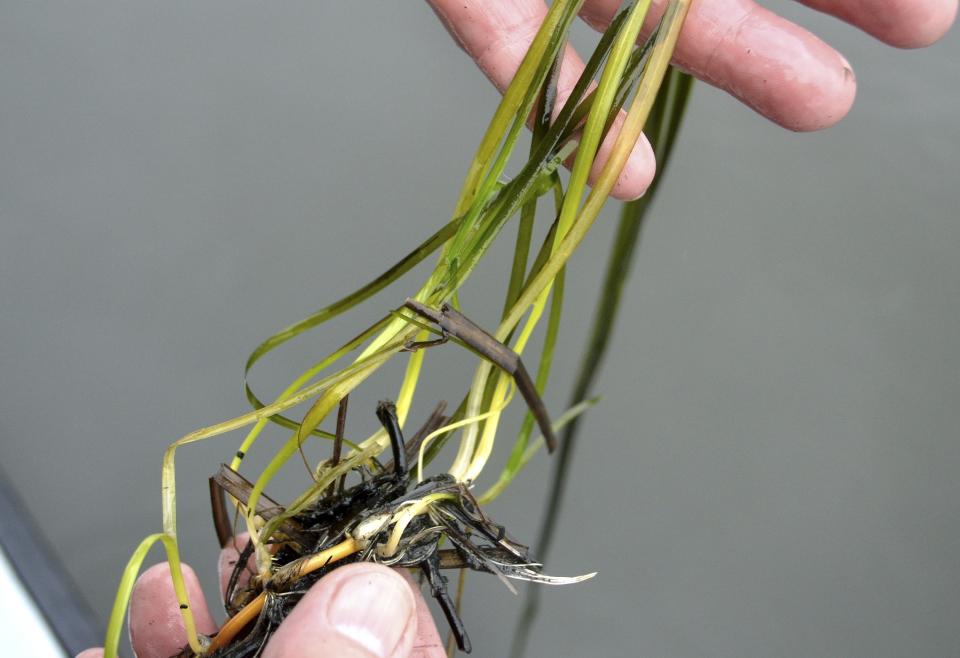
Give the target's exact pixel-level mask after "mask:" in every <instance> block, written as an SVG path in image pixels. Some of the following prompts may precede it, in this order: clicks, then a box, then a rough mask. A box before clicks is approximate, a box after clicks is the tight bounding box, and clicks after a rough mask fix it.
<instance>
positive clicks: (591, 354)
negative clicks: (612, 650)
mask: <svg viewBox="0 0 960 658" xmlns="http://www.w3.org/2000/svg"><path fill="white" fill-rule="evenodd" d="M692 84H693V79H692V78H691V77H690V76H689V75H687V74H685V73H682V72H680V71H679V70H677V69H672V70H671V71H670V74H669V75H668V76H667V79H666V80H665V81H664V84H663V86H662V87H661V88H660V92H659V93H658V95H657V101H656V103H655V104H654V107H653V109H652V110H651V113H650V119H649V125H650V126H651V127H650V128H649V129H648V130H647V131H646V134H647V137H648V138H649V139H650V142H651V145H652V146H653V148H654V153H655V154H656V158H657V163H658V169H659V174H658V176H657V178H656V179H655V180H654V181H653V184H652V185H651V187H650V189H649V190H648V191H647V193H646V195H644V196H643V197H642V198H640V199H637V200H636V201H632V202H630V203H626V204H624V206H623V210H622V212H621V215H620V222H619V224H618V226H617V233H616V236H615V238H614V241H613V245H612V247H611V253H610V257H609V259H608V261H607V271H606V275H605V276H604V280H603V285H602V287H601V289H600V297H599V300H598V302H597V307H596V310H595V311H594V316H593V317H594V323H593V326H592V328H591V330H590V337H589V339H588V341H587V347H586V349H585V350H584V353H583V356H582V358H581V363H580V368H579V370H578V373H577V376H576V379H575V384H574V386H573V391H572V393H571V396H570V404H571V405H576V404H578V403H581V402H583V401H584V400H586V399H587V398H588V396H589V395H590V392H591V390H592V388H593V384H594V382H595V380H596V377H597V375H598V373H599V370H600V366H601V365H602V363H603V358H604V356H605V354H606V351H607V348H608V346H609V343H610V337H611V335H612V333H613V328H614V327H615V326H616V320H617V317H618V312H619V307H620V300H621V297H622V293H623V289H624V287H625V285H626V282H627V280H628V279H629V274H630V271H631V266H632V264H633V258H634V255H635V253H636V248H637V245H638V243H639V237H640V229H641V227H642V226H643V220H644V218H645V217H646V212H647V210H648V209H649V208H650V206H651V204H652V203H653V200H654V199H655V198H656V195H657V191H658V190H659V187H660V181H661V180H662V177H663V173H664V172H665V171H666V168H667V164H668V163H669V161H670V156H671V155H672V153H673V148H674V145H675V144H676V136H677V133H678V131H679V129H680V124H681V122H682V120H683V114H684V110H685V109H686V104H687V100H688V99H689V96H690V90H691V88H692ZM581 421H582V416H580V417H577V418H574V419H573V420H572V421H571V422H570V424H568V425H567V427H566V428H565V429H564V431H563V433H562V434H561V438H560V447H559V450H558V451H557V455H556V456H555V458H554V460H553V469H552V472H551V476H550V485H549V487H550V488H549V492H548V494H547V503H546V512H545V514H544V518H543V522H542V525H541V529H540V533H539V536H538V538H537V542H536V543H535V544H534V546H535V547H536V549H537V559H539V560H541V561H545V560H546V559H547V555H548V554H549V552H550V548H551V546H552V540H553V536H554V533H555V530H556V526H557V519H558V516H559V512H560V509H561V506H562V501H563V494H564V490H565V487H566V483H567V482H568V473H569V470H570V464H571V461H572V457H573V454H574V449H575V448H576V445H577V439H578V437H579V430H580V423H581ZM526 597H527V600H526V603H525V605H524V609H523V612H522V613H521V617H520V622H519V623H518V627H517V631H516V634H515V636H514V643H513V648H512V651H511V655H513V656H521V655H523V652H524V649H525V647H526V645H527V641H528V638H529V634H530V630H531V628H532V626H533V623H534V622H535V620H536V616H537V614H538V612H539V604H540V591H539V590H538V589H537V588H535V587H528V588H527V593H526Z"/></svg>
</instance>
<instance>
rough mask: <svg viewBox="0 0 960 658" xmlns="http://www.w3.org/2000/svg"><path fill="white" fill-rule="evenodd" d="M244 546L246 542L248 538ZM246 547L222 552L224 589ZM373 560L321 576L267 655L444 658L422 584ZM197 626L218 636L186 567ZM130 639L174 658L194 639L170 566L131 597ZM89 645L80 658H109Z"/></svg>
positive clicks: (154, 572)
mask: <svg viewBox="0 0 960 658" xmlns="http://www.w3.org/2000/svg"><path fill="white" fill-rule="evenodd" d="M237 539H238V542H237V545H239V546H243V542H245V536H244V535H240V536H239V537H238V538H237ZM237 557H238V552H237V550H236V549H235V548H233V547H227V548H225V549H224V550H223V551H221V553H220V561H219V567H220V583H221V593H222V592H223V591H224V590H225V589H226V585H227V582H228V581H229V580H230V574H231V572H232V571H233V565H234V564H236V561H237ZM401 574H402V572H400V571H396V570H393V569H390V568H387V567H385V566H382V565H379V564H372V563H369V562H365V563H357V564H350V565H347V566H344V567H342V568H339V569H335V570H334V571H333V572H331V573H330V574H328V575H326V576H324V577H323V578H321V579H320V580H319V581H318V582H317V583H316V584H315V585H314V586H313V587H312V588H311V589H310V591H309V592H307V594H306V595H305V596H304V597H303V599H302V600H301V601H300V603H298V604H297V606H296V607H295V608H294V609H293V612H291V613H290V614H289V615H288V616H287V618H286V619H285V620H284V621H283V623H282V624H280V626H279V627H277V630H276V632H275V633H274V634H273V637H272V638H271V639H270V641H269V642H268V643H267V646H266V648H265V649H264V652H263V657H264V658H443V657H444V656H446V652H445V651H444V649H443V643H442V642H441V640H440V636H439V634H438V632H437V627H436V625H435V624H434V622H433V619H432V618H431V616H430V611H429V610H428V609H427V604H426V602H425V601H424V599H423V597H422V596H421V595H420V592H419V589H418V588H417V586H416V585H415V584H414V583H413V581H412V580H411V579H410V578H409V576H407V575H406V574H405V573H403V575H401ZM183 576H184V580H185V581H186V584H187V590H188V592H189V595H190V601H191V606H192V607H193V612H194V616H195V619H196V623H197V630H198V631H199V632H201V633H204V634H207V635H212V634H213V633H214V632H215V631H216V630H217V625H216V623H214V621H213V617H212V616H211V615H210V610H209V608H208V607H207V604H206V601H205V600H204V597H203V593H202V591H201V589H200V583H199V581H198V580H197V576H196V574H195V573H194V571H193V569H191V568H190V567H189V566H187V565H183ZM130 641H131V644H132V645H133V650H134V652H135V653H136V655H137V656H138V658H169V657H170V656H173V655H176V654H177V653H179V652H180V651H181V649H182V648H183V647H184V646H185V645H186V644H187V636H186V632H185V631H184V628H183V620H182V619H181V617H180V610H179V606H178V605H177V599H176V595H175V594H174V591H173V584H172V582H171V580H170V567H169V566H168V565H167V564H166V563H162V564H158V565H155V566H153V567H151V568H150V569H147V570H146V571H145V572H144V573H143V574H142V575H141V576H140V578H139V579H137V584H136V586H135V587H134V590H133V596H132V597H131V600H130ZM102 656H103V650H102V649H87V650H86V651H84V652H82V653H81V654H80V655H79V656H77V658H102Z"/></svg>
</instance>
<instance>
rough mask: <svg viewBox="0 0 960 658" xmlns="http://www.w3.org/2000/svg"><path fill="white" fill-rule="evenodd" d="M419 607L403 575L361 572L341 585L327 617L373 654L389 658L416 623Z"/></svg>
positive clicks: (341, 633)
mask: <svg viewBox="0 0 960 658" xmlns="http://www.w3.org/2000/svg"><path fill="white" fill-rule="evenodd" d="M415 610H416V603H415V601H414V598H413V593H412V592H411V591H410V587H409V586H408V585H407V584H406V583H405V582H404V581H403V578H402V577H401V576H399V575H396V574H391V573H381V572H377V571H361V572H359V573H356V574H353V575H352V576H350V577H349V578H346V579H344V580H343V581H342V582H341V583H340V584H339V586H338V588H337V590H336V591H335V592H334V594H333V596H332V597H331V599H330V600H329V601H328V602H327V620H328V621H329V622H330V625H331V626H332V627H333V628H334V629H335V630H336V631H337V632H338V633H339V634H340V635H342V636H344V637H347V638H349V639H351V640H352V641H353V642H355V643H356V644H358V645H360V646H362V647H363V648H365V649H367V650H368V651H369V652H370V655H371V656H377V657H378V658H389V657H390V656H392V655H393V654H394V651H395V649H396V647H397V645H398V644H399V643H400V640H401V638H402V637H403V633H404V631H405V630H406V629H407V627H408V626H410V624H412V623H414V620H413V615H414V612H415Z"/></svg>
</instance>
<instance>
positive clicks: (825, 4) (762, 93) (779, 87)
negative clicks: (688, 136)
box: [428, 0, 957, 199]
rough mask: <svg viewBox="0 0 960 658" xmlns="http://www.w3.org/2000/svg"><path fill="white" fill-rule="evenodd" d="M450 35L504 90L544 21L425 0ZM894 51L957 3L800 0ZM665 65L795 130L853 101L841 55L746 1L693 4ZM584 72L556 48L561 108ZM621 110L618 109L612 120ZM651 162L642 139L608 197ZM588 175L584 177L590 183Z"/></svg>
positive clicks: (657, 6)
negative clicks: (559, 55)
mask: <svg viewBox="0 0 960 658" xmlns="http://www.w3.org/2000/svg"><path fill="white" fill-rule="evenodd" d="M428 2H429V3H430V5H431V6H432V7H433V9H434V11H435V12H436V13H437V15H438V16H439V17H440V20H441V21H443V23H444V25H446V27H447V29H448V30H449V31H450V33H451V35H452V36H453V38H454V39H455V40H456V41H457V43H459V44H460V46H461V47H462V48H463V49H464V50H465V51H466V52H467V53H468V54H469V55H470V56H471V57H472V58H473V59H474V60H475V61H476V63H477V66H479V67H480V69H481V70H482V71H483V72H484V73H485V74H486V75H487V77H488V78H490V80H491V81H492V82H493V84H494V85H496V87H497V88H498V89H499V90H500V91H503V90H505V89H506V87H507V85H509V84H510V80H511V79H512V78H513V75H514V73H515V72H516V70H517V68H519V66H520V62H521V61H522V60H523V56H524V55H525V54H526V51H527V47H528V46H529V45H530V42H531V41H532V39H533V37H534V35H535V34H536V32H537V28H538V27H539V26H540V23H541V22H542V21H543V17H544V15H545V14H546V11H547V7H546V4H545V3H544V2H543V0H428ZM801 2H803V3H804V4H806V5H808V6H809V7H812V8H814V9H816V10H819V11H822V12H825V13H828V14H831V15H833V16H836V17H837V18H840V19H842V20H844V21H846V22H848V23H850V24H852V25H855V26H857V27H859V28H860V29H862V30H864V31H865V32H867V33H869V34H871V35H873V36H875V37H876V38H878V39H880V40H881V41H884V42H885V43H888V44H890V45H891V46H896V47H899V48H919V47H923V46H927V45H930V44H932V43H933V42H935V41H936V40H937V39H939V38H940V37H941V36H943V35H944V34H945V33H946V32H947V30H948V29H949V28H950V26H951V25H952V24H953V21H954V18H955V17H956V13H957V0H801ZM666 4H667V0H653V8H652V10H651V12H650V15H649V16H648V17H647V21H646V25H645V26H644V32H643V34H642V36H645V35H647V34H649V33H650V31H651V30H652V29H653V27H654V26H655V25H656V21H657V20H659V18H660V15H661V14H662V12H663V9H664V8H665V7H666ZM620 5H621V2H620V0H586V1H585V2H584V5H583V8H582V9H581V11H580V16H581V18H582V19H583V20H584V21H585V22H586V23H588V24H589V25H590V26H592V27H593V28H595V29H597V30H603V29H605V28H606V26H607V25H608V24H609V22H610V20H611V19H612V18H613V16H614V15H615V14H616V12H617V10H618V8H619V7H620ZM674 63H675V64H676V65H677V66H679V67H680V68H681V69H683V70H685V71H688V72H690V73H692V74H693V75H695V76H696V77H698V78H700V79H701V80H703V81H705V82H707V83H709V84H711V85H713V86H715V87H718V88H720V89H723V90H724V91H726V92H728V93H730V94H731V95H733V96H734V97H736V98H738V99H739V100H741V101H743V102H744V103H745V104H746V105H748V106H749V107H751V108H753V109H754V110H756V111H757V112H759V113H760V114H762V115H764V116H765V117H767V118H768V119H770V120H772V121H774V122H776V123H778V124H780V125H781V126H783V127H785V128H789V129H790V130H797V131H809V130H819V129H821V128H826V127H828V126H831V125H833V124H834V123H836V122H837V121H839V120H840V119H841V118H842V117H843V116H844V115H845V114H846V113H847V112H848V111H849V110H850V106H851V105H852V104H853V98H854V95H855V94H856V80H855V78H854V75H853V70H852V68H851V66H850V64H849V62H847V60H846V59H844V58H843V56H842V55H841V54H840V53H839V52H837V51H836V50H834V49H833V48H832V47H831V46H829V45H828V44H826V43H824V42H823V41H821V40H820V39H819V38H817V37H816V36H815V35H814V34H812V33H810V32H808V31H807V30H805V29H804V28H802V27H800V26H799V25H796V24H795V23H791V22H790V21H788V20H786V19H784V18H782V17H780V16H778V15H777V14H775V13H774V12H772V11H769V10H768V9H765V8H763V7H761V6H760V5H758V4H757V3H756V2H754V1H753V0H694V1H693V4H692V6H691V8H690V12H689V14H688V15H687V19H686V22H685V23H684V26H683V31H682V32H681V34H680V39H679V41H678V43H677V48H676V51H675V53H674ZM582 70H583V62H582V60H581V59H580V58H579V57H578V56H577V54H576V52H575V51H574V50H573V48H571V47H568V48H567V49H566V52H565V53H564V58H563V63H562V65H561V70H560V75H559V78H558V80H557V102H558V104H560V105H562V104H563V102H565V101H566V99H567V97H568V96H569V94H570V91H571V90H572V89H573V86H574V85H575V84H576V81H577V78H578V77H579V76H580V73H581V72H582ZM623 118H624V115H623V113H621V117H620V122H622V121H623ZM619 127H620V124H614V126H613V127H612V129H611V131H610V135H609V136H608V139H607V140H605V142H604V144H603V145H602V146H601V148H600V152H599V153H598V157H597V163H595V165H594V170H593V172H592V174H593V175H596V174H598V173H599V171H600V169H601V168H602V166H603V163H604V162H605V161H606V158H607V154H608V152H609V150H610V148H612V146H613V140H614V139H615V137H616V134H617V133H618V132H619ZM655 168H656V163H655V162H654V156H653V151H652V149H651V148H650V144H649V143H648V142H647V141H646V139H644V138H641V139H640V140H639V141H638V143H637V145H636V147H634V150H633V153H632V154H631V156H630V159H629V160H628V161H627V164H626V166H625V167H624V170H623V173H622V174H621V175H620V180H618V181H617V184H616V186H615V187H614V189H613V192H612V194H613V196H615V197H617V198H620V199H633V198H636V197H638V196H640V195H642V194H643V193H644V192H645V191H646V189H647V187H648V186H649V185H650V183H651V181H652V180H653V175H654V171H655ZM592 180H593V177H592V176H591V182H592Z"/></svg>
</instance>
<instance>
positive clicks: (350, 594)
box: [263, 563, 442, 658]
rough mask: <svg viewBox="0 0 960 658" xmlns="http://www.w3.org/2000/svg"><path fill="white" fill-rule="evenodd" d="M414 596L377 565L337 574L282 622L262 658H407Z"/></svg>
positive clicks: (392, 573) (356, 566)
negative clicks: (330, 657)
mask: <svg viewBox="0 0 960 658" xmlns="http://www.w3.org/2000/svg"><path fill="white" fill-rule="evenodd" d="M418 596H419V594H415V593H414V591H413V589H412V588H411V585H410V584H409V583H408V582H407V581H406V580H404V578H403V576H401V575H400V574H399V573H397V572H395V571H393V570H392V569H389V568H387V567H384V566H382V565H378V564H371V563H357V564H351V565H347V566H345V567H341V568H339V569H336V570H334V571H333V572H332V573H330V574H329V575H327V576H325V577H323V578H321V579H320V580H319V581H318V582H317V584H316V585H314V586H313V587H312V588H310V591H308V592H307V593H306V595H304V597H303V599H301V601H300V602H299V603H298V604H297V606H296V607H295V608H294V609H293V611H292V612H291V613H290V614H289V615H288V616H287V618H286V619H284V621H283V623H282V624H280V626H279V627H278V628H277V631H276V632H275V633H274V635H273V637H272V638H271V639H270V642H269V643H268V644H267V647H266V651H265V652H264V654H263V655H264V658H327V657H329V656H338V657H340V658H410V657H411V656H412V655H413V650H414V641H415V640H416V638H417V608H418V606H417V597H418ZM418 655H431V654H418ZM438 655H442V654H438Z"/></svg>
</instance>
